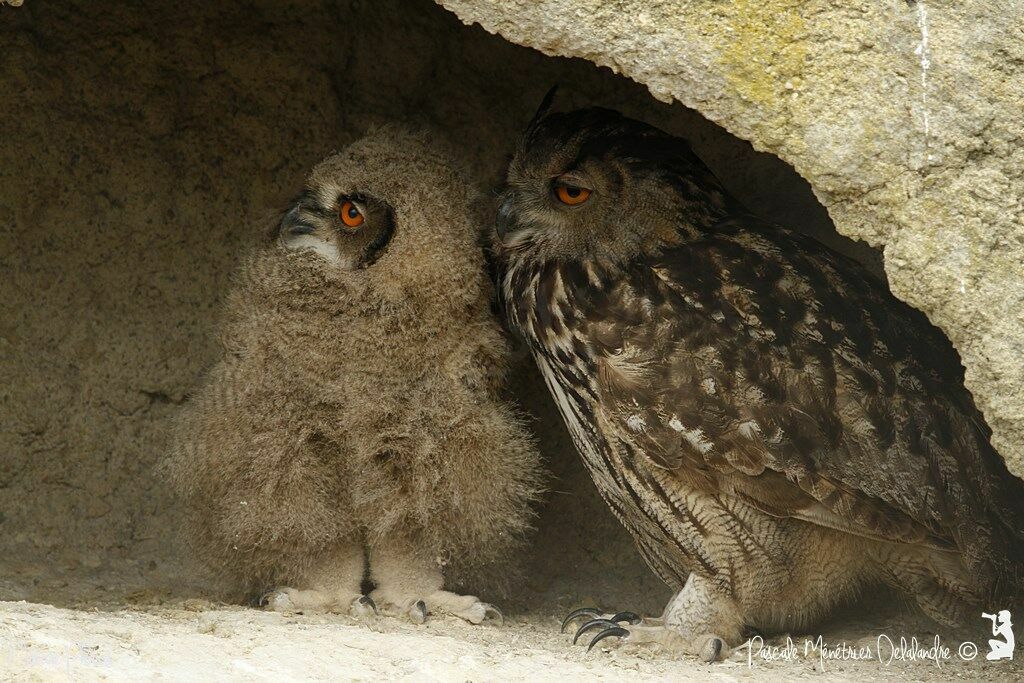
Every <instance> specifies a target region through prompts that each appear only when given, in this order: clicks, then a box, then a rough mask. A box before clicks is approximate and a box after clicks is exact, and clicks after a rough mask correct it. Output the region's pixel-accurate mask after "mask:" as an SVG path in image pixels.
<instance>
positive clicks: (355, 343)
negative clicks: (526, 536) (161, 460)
mask: <svg viewBox="0 0 1024 683" xmlns="http://www.w3.org/2000/svg"><path fill="white" fill-rule="evenodd" d="M452 169H453V163H452V162H451V160H450V159H448V158H447V157H446V156H445V155H444V154H443V153H441V152H440V151H438V150H437V149H435V147H434V146H433V145H432V144H431V143H430V141H429V138H428V137H427V136H426V135H423V134H415V133H410V132H405V131H402V130H398V129H395V128H384V129H382V130H379V131H378V132H376V133H374V134H372V135H370V136H368V137H366V138H364V139H362V140H360V141H358V142H356V143H354V144H352V145H351V146H350V147H348V148H347V149H345V150H344V151H343V152H341V153H338V154H335V155H334V156H331V157H329V158H327V159H326V160H325V161H323V162H322V163H320V164H319V165H318V166H317V167H316V168H315V169H313V171H312V173H311V174H310V176H309V178H308V181H307V183H306V187H305V190H304V191H303V192H302V194H301V196H300V197H299V198H298V200H297V201H296V202H295V204H294V205H293V206H292V207H291V208H290V210H289V211H288V212H287V213H286V214H285V216H284V217H283V219H282V220H281V222H280V225H279V226H278V228H277V229H276V230H275V231H274V233H273V235H272V237H271V239H270V240H268V241H267V242H266V243H265V244H262V245H261V246H260V247H259V248H257V249H256V250H255V252H254V253H253V254H252V255H251V256H250V257H249V258H248V259H247V260H246V261H245V262H244V264H243V266H242V268H241V271H240V273H239V274H238V276H237V278H236V282H235V286H234V289H233V291H232V292H231V293H230V295H229V298H228V301H227V305H226V312H227V316H226V317H227V320H226V321H225V323H224V325H223V327H222V330H221V342H222V345H223V348H224V355H223V358H222V360H221V361H220V362H219V363H218V364H217V365H216V367H214V368H213V369H212V371H211V372H210V374H209V377H208V378H207V381H206V383H205V386H203V388H202V389H201V390H200V391H199V392H198V394H197V395H196V397H195V399H194V400H193V401H192V402H191V404H190V406H188V408H187V409H186V410H185V412H184V414H183V415H182V417H181V419H180V422H179V424H178V427H177V433H176V444H175V448H174V450H173V453H172V454H171V455H170V456H169V458H168V460H167V462H166V463H165V466H166V469H167V471H168V473H169V475H170V478H171V480H172V481H173V483H174V486H175V488H176V489H177V491H178V492H179V493H180V494H181V496H183V498H184V500H185V503H186V506H187V510H188V519H189V532H190V536H191V542H192V544H193V545H194V547H195V549H196V550H197V551H198V554H199V555H200V557H201V558H203V559H205V560H206V561H207V562H208V563H209V564H211V565H212V566H213V568H214V569H215V570H216V571H217V572H218V573H219V574H220V576H221V577H223V578H224V579H225V580H226V581H227V582H228V584H229V585H230V586H232V587H233V588H235V589H237V590H238V591H242V592H247V593H249V594H250V595H255V594H258V593H266V591H267V590H268V589H271V588H272V589H274V590H271V591H270V592H269V593H267V594H266V597H267V601H268V604H269V606H270V607H271V608H274V609H300V610H302V609H306V610H317V609H319V610H334V611H348V610H353V611H355V612H361V611H364V610H369V609H372V607H373V603H374V602H375V603H376V604H377V606H379V607H380V608H381V609H383V610H385V611H390V612H397V613H402V614H405V615H407V616H409V617H410V618H412V619H413V620H414V621H417V622H418V621H422V620H423V619H424V618H426V615H427V613H428V612H440V613H449V614H454V615H457V616H460V617H462V618H464V619H467V620H469V621H471V622H474V623H478V622H480V621H482V620H483V619H484V618H485V617H486V616H488V614H490V613H492V609H493V608H491V607H490V606H489V605H487V604H485V603H482V602H480V601H479V600H478V599H477V598H475V597H473V596H462V595H456V594H454V593H450V592H447V591H444V590H442V581H443V578H442V577H443V566H444V565H445V564H447V563H448V562H449V561H451V562H452V563H453V564H455V565H458V566H460V567H468V568H470V569H472V568H474V567H478V566H481V565H483V564H485V563H492V564H493V563H494V561H497V560H501V559H503V558H505V556H506V554H507V553H508V552H509V550H510V549H511V548H512V547H513V546H514V544H515V542H516V541H517V539H519V538H520V537H521V536H522V534H523V532H524V530H525V529H526V528H527V526H528V523H529V520H530V516H531V513H530V504H531V502H532V501H533V500H534V499H535V498H536V496H537V493H538V490H539V488H538V487H539V482H540V474H539V473H540V470H539V459H538V455H537V453H536V451H535V449H534V446H533V444H532V442H531V439H530V437H529V436H528V434H527V433H526V432H525V431H524V428H523V427H522V425H521V424H520V422H519V420H518V418H517V415H516V413H515V412H514V411H513V410H512V409H511V408H510V406H509V405H507V404H506V403H505V402H503V401H502V400H501V398H500V396H499V388H500V384H501V382H502V378H503V374H504V372H505V369H506V354H507V345H506V344H507V343H506V340H505V339H504V337H503V335H502V333H501V330H500V327H499V324H498V323H497V321H496V320H495V318H494V316H493V313H492V310H491V307H490V301H491V291H492V290H491V288H490V283H489V280H488V278H487V275H486V272H485V268H484V262H483V255H482V252H481V249H480V246H479V229H478V227H477V225H478V222H477V221H476V220H474V218H475V217H474V214H473V211H471V206H472V201H471V200H472V195H471V192H470V190H469V189H468V186H467V184H466V182H465V181H464V180H463V179H462V178H460V177H459V175H458V174H457V173H456V172H455V171H453V170H452ZM364 575H365V578H368V579H369V581H370V582H372V584H373V585H374V586H375V589H374V590H373V593H372V594H371V596H370V599H367V598H366V597H364V596H363V595H362V591H361V589H360V586H361V583H362V582H363V580H364Z"/></svg>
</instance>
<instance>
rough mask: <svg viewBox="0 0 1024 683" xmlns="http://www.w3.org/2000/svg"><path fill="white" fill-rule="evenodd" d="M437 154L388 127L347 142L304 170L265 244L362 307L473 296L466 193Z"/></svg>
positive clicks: (470, 197)
mask: <svg viewBox="0 0 1024 683" xmlns="http://www.w3.org/2000/svg"><path fill="white" fill-rule="evenodd" d="M446 150H447V147H446V146H445V145H444V144H443V143H439V142H438V141H437V140H436V139H435V137H434V136H433V135H431V134H430V133H429V132H419V131H411V130H408V129H405V128H400V127H397V126H384V127H381V128H379V129H377V130H376V131H374V132H372V133H370V134H369V135H367V136H366V137H363V138H361V139H359V140H357V141H356V142H354V143H352V144H351V145H349V146H348V147H346V148H345V149H344V150H342V151H340V152H338V153H336V154H333V155H331V156H329V157H328V158H326V159H324V160H323V161H322V162H320V163H319V164H318V165H317V166H316V167H315V168H314V169H313V170H312V172H311V173H310V174H309V177H308V178H307V180H306V183H305V187H304V189H303V190H302V192H301V194H300V195H299V196H298V198H297V199H296V200H295V201H294V202H293V204H292V205H291V206H290V208H289V209H288V210H287V211H286V213H285V214H284V216H283V217H282V219H281V221H280V223H279V225H278V226H277V228H276V230H275V231H274V233H273V245H272V249H273V250H279V251H280V252H282V253H283V254H284V255H285V256H286V258H288V259H290V260H291V262H292V263H295V264H299V265H302V266H303V267H305V268H306V269H307V271H308V270H310V269H312V270H313V271H315V274H316V275H317V276H318V277H319V278H323V279H324V281H326V282H332V283H334V284H337V285H340V286H342V287H344V288H346V289H347V291H349V292H350V293H352V294H353V295H360V294H362V295H365V296H367V297H370V298H372V299H374V301H371V302H369V303H368V305H370V306H373V305H376V303H381V301H380V299H385V300H389V301H398V300H402V301H407V302H411V303H413V304H415V303H416V302H417V301H421V300H422V299H424V298H433V299H449V300H459V299H462V298H466V297H474V296H475V295H476V292H475V291H469V290H473V289H474V288H475V287H476V284H475V283H476V282H477V281H478V280H479V273H480V268H481V258H482V257H480V256H479V255H478V254H479V251H480V250H479V246H478V242H479V229H478V228H477V222H476V214H475V213H474V211H475V208H474V202H475V193H474V191H473V190H472V189H471V188H470V186H469V184H468V183H467V181H466V180H465V179H464V178H463V177H462V176H461V175H460V174H459V173H458V172H457V170H456V169H457V165H456V164H455V162H454V161H453V159H452V157H451V155H450V154H448V153H447V151H446Z"/></svg>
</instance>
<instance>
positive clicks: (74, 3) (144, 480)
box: [0, 0, 1020, 680]
mask: <svg viewBox="0 0 1024 683" xmlns="http://www.w3.org/2000/svg"><path fill="white" fill-rule="evenodd" d="M0 56H2V59H0V130H2V138H3V143H2V144H0V273H2V277H0V302H2V305H0V378H2V382H0V601H8V602H0V679H4V680H6V679H17V680H25V679H28V680H63V679H69V680H71V679H73V680H90V679H102V678H108V679H112V680H140V679H151V678H157V677H158V676H159V677H161V678H163V679H171V680H179V679H181V680H184V679H195V678H199V677H201V678H204V679H212V680H224V679H253V678H256V679H262V678H266V679H268V680H269V679H273V680H288V679H296V680H297V679H305V678H331V679H335V680H336V679H339V678H366V679H371V678H372V679H380V678H415V679H426V680H432V679H441V680H470V679H472V680H479V679H484V680H488V679H512V678H529V679H554V678H566V677H571V678H576V677H580V678H582V677H584V676H585V677H587V678H605V677H606V678H612V677H616V678H621V677H623V676H626V675H629V676H633V677H638V678H662V679H664V678H670V679H671V678H687V677H697V676H700V677H705V678H715V679H739V678H746V677H751V676H763V675H764V674H765V673H768V674H769V675H770V676H774V677H776V678H778V679H790V678H794V677H797V676H820V674H821V672H820V671H816V670H815V668H814V662H813V659H814V658H813V657H812V658H810V659H809V660H801V661H780V662H775V663H761V662H757V661H755V662H754V665H753V666H751V667H748V666H747V665H746V662H745V660H744V661H739V662H733V663H726V664H721V665H716V666H703V665H699V664H697V663H696V662H694V661H692V660H687V661H675V660H673V659H672V658H671V657H669V656H668V655H666V654H665V653H656V652H644V653H639V654H636V653H629V652H626V651H614V652H611V653H604V652H598V651H595V652H592V653H590V655H585V654H584V652H583V649H582V648H579V647H576V648H573V647H571V646H570V645H569V642H568V639H567V637H566V636H563V635H559V634H558V629H557V621H558V620H557V615H560V614H564V613H565V612H566V611H568V610H569V609H571V608H573V607H576V606H579V605H582V604H597V605H601V606H604V607H614V608H628V609H633V610H636V611H638V612H643V613H648V614H650V613H657V612H659V611H660V609H661V607H662V606H663V605H664V603H665V602H666V600H667V599H668V597H669V592H668V590H667V588H666V587H665V586H664V585H663V584H661V583H660V582H659V581H658V580H657V579H656V578H655V577H654V576H653V575H651V573H650V572H649V571H648V570H647V568H646V567H645V566H644V564H643V563H642V561H641V560H640V558H639V556H638V555H637V553H636V551H635V549H634V548H633V545H632V543H631V541H630V539H629V538H628V537H627V535H626V534H625V532H624V531H623V530H622V528H621V527H620V525H619V524H618V523H617V522H616V521H615V520H614V519H613V518H612V516H611V514H610V513H609V512H608V510H607V509H606V508H605V506H604V505H603V503H602V502H601V500H600V499H599V498H598V496H597V494H596V492H595V491H594V489H593V487H592V485H591V482H590V480H589V477H588V476H587V474H586V473H585V472H584V471H583V469H582V467H581V465H580V463H579V461H578V458H577V456H576V454H575V453H574V451H573V449H572V447H571V445H570V443H569V441H568V439H567V436H566V434H565V431H564V429H563V427H562V424H561V421H560V419H559V418H558V416H557V414H556V413H555V411H554V409H553V406H552V404H551V402H550V400H549V399H548V396H547V391H546V390H545V389H544V387H543V384H542V383H541V382H540V380H539V378H538V377H537V375H536V373H535V372H534V371H533V370H532V369H531V368H530V365H529V363H527V362H525V361H524V362H522V363H521V364H520V368H519V371H518V372H517V373H516V377H515V387H514V389H515V394H516V396H517V399H518V401H519V403H520V405H522V406H523V408H524V409H526V410H527V411H529V413H530V414H531V416H532V417H533V426H534V428H535V430H536V433H537V435H538V437H539V440H540V444H541V447H542V450H543V454H544V456H545V459H546V462H547V464H548V467H549V469H550V471H551V479H550V484H549V488H550V493H549V494H548V496H547V498H546V500H545V503H544V505H543V507H542V509H541V510H540V511H539V516H538V521H537V531H536V535H535V536H534V537H533V538H532V539H531V543H530V545H529V547H528V548H527V549H526V550H525V551H524V553H523V554H522V557H521V560H522V566H521V568H520V569H521V577H522V578H521V580H519V581H517V582H516V583H515V584H514V585H513V590H512V591H510V592H509V593H508V594H506V595H492V594H490V593H484V594H483V596H484V597H485V598H486V599H489V600H493V601H494V602H496V603H498V604H499V605H500V606H501V607H502V608H503V609H504V610H505V612H506V614H507V616H508V619H507V624H506V626H505V627H504V628H501V629H499V628H492V627H486V628H481V627H476V628H474V627H470V626H468V625H464V624H461V623H456V622H451V621H448V620H432V621H430V622H428V624H427V625H425V626H423V627H414V626H412V625H408V624H403V623H400V622H397V621H394V620H390V619H383V618H381V619H376V620H373V621H371V622H368V623H366V624H359V623H356V622H354V621H352V620H350V619H348V618H345V617H337V616H313V615H304V616H281V615H276V614H268V613H264V612H260V611H257V610H254V609H250V608H244V607H241V606H228V605H220V604H216V603H213V602H209V599H210V597H211V595H210V590H209V584H208V583H207V582H206V580H205V579H204V578H203V576H202V575H201V574H199V573H197V572H196V571H195V570H194V568H193V567H192V566H191V565H190V563H189V562H188V560H187V558H188V544H187V539H184V540H183V539H181V538H179V537H178V535H177V528H178V520H179V517H180V510H179V508H178V504H177V502H176V501H175V500H173V498H172V497H171V496H170V495H169V494H168V493H167V491H166V490H165V489H164V487H163V485H162V484H161V483H160V481H159V480H158V478H157V477H156V476H155V473H154V464H155V462H156V460H157V458H158V456H159V455H160V454H161V453H162V452H164V451H165V449H166V448H167V440H166V439H167V425H168V423H169V420H170V419H171V418H172V417H173V416H174V415H175V414H176V412H177V410H178V409H179V406H180V404H181V403H183V402H184V401H186V400H187V397H188V395H189V392H190V390H191V389H192V388H193V387H194V386H195V385H196V383H197V381H198V380H199V378H200V377H201V376H202V374H203V372H204V370H205V369H206V368H207V367H209V365H210V364H211V363H212V362H213V361H214V360H215V353H216V349H215V346H214V344H213V338H212V334H211V330H212V327H213V325H214V323H215V321H216V319H217V316H218V311H219V308H218V307H219V304H220V300H221V294H222V292H223V291H224V290H225V287H226V285H227V283H228V281H229V278H230V275H231V272H232V271H233V269H234V267H235V265H236V264H237V262H238V260H239V258H240V257H241V255H242V254H244V253H245V250H246V249H247V248H248V246H249V244H250V243H251V240H252V237H253V235H255V234H257V233H258V232H259V231H261V230H262V229H263V226H264V225H265V224H266V222H267V221H268V220H270V218H269V217H272V216H274V215H275V212H276V211H278V210H279V209H280V208H281V207H282V206H283V205H284V204H285V202H287V201H288V200H289V199H290V198H291V197H292V196H293V195H294V193H295V192H296V190H297V189H298V188H299V186H300V184H301V181H302V178H303V176H304V175H305V173H306V171H307V170H308V169H309V168H310V166H311V165H312V164H313V163H315V162H316V161H318V160H319V159H320V158H322V157H323V156H325V155H326V154H327V153H328V152H330V151H331V150H333V149H336V148H338V147H341V146H343V145H344V144H345V143H347V142H348V141H350V140H352V139H354V138H355V137H357V136H358V135H360V134H361V133H362V131H364V130H365V129H366V127H367V126H370V125H373V124H375V123H381V122H387V121H394V120H407V119H414V120H417V121H425V122H427V123H429V124H433V125H435V126H438V127H439V128H440V129H442V130H443V131H445V133H446V134H448V135H450V136H451V137H452V138H454V139H455V140H457V141H458V145H459V146H460V147H461V151H462V153H463V154H464V157H465V163H466V165H467V167H469V168H471V169H474V173H475V176H476V177H477V178H478V179H479V185H480V189H481V190H484V191H488V190H490V189H491V188H493V187H494V185H495V184H496V183H497V182H498V179H499V177H500V174H501V171H502V166H503V164H504V161H505V158H506V154H507V153H508V151H509V145H510V141H511V140H512V139H514V137H515V135H516V134H517V133H518V131H519V130H520V129H521V127H522V126H523V124H524V122H526V121H527V120H528V119H529V117H530V115H531V114H532V112H533V110H534V109H535V107H536V105H537V103H538V102H539V100H540V98H541V97H542V95H543V94H544V92H545V91H546V90H547V89H548V88H549V87H550V85H551V84H552V83H556V82H557V83H560V84H561V85H562V94H561V95H560V103H561V106H564V107H567V108H570V107H575V106H584V105H588V104H600V105H604V106H610V107H615V108H619V109H622V110H624V111H625V112H626V113H628V114H630V115H633V116H638V117H641V118H644V119H646V120H648V121H651V122H653V123H655V124H658V125H661V126H663V127H665V128H667V129H668V130H671V131H673V132H675V133H677V134H679V135H682V136H684V137H687V138H689V139H690V140H691V141H692V142H693V145H694V147H695V149H696V150H697V152H698V153H699V154H700V155H701V156H702V157H704V158H705V160H706V161H707V162H708V163H709V165H711V166H712V167H713V168H714V170H715V171H716V172H717V173H718V174H719V175H720V176H721V178H722V179H723V181H724V182H725V183H726V184H727V185H728V186H730V188H731V189H732V190H733V191H734V192H735V193H736V194H737V195H738V196H739V197H740V198H741V199H743V200H744V201H745V202H746V203H747V204H748V205H749V206H751V207H752V208H754V209H755V211H756V212H757V213H760V214H762V215H764V216H765V217H767V218H769V219H772V220H775V221H778V222H782V223H786V224H789V225H792V226H794V227H797V228H799V229H801V230H804V231H807V232H809V233H812V234H815V235H817V236H819V237H820V238H822V239H823V240H825V241H828V242H829V243H831V244H834V245H837V246H838V247H839V248H841V249H842V250H844V251H848V252H850V253H853V254H855V255H856V256H857V257H858V258H861V259H862V260H863V261H865V262H866V263H868V264H870V265H871V266H872V267H874V268H876V270H877V268H878V263H879V257H878V254H876V253H875V252H873V251H872V250H870V249H868V248H867V247H864V246H863V245H855V244H853V243H851V242H849V241H848V240H844V239H843V238H841V237H839V236H838V235H836V234H835V232H834V230H833V229H832V227H831V225H830V223H829V220H828V216H827V214H826V213H825V212H824V210H823V209H822V207H821V206H820V205H819V204H818V203H817V202H816V201H815V199H814V197H813V194H812V193H811V191H810V188H809V187H808V186H807V185H806V183H804V182H803V181H802V180H801V179H800V178H799V177H798V176H797V175H796V174H795V173H794V172H793V171H792V169H790V168H789V167H787V166H786V165H785V164H782V163H781V162H780V161H779V160H778V159H776V158H774V157H771V156H768V155H763V154H758V153H756V152H754V151H753V150H752V149H751V148H750V146H749V145H748V144H747V143H745V142H743V141H741V140H737V139H736V138H733V137H731V136H729V135H728V134H727V133H725V132H724V131H723V130H721V129H720V128H718V127H716V126H714V125H713V124H711V123H709V122H708V121H706V120H704V119H703V118H702V117H700V116H699V115H697V114H696V113H694V112H692V111H690V110H687V109H685V108H684V107H682V106H679V105H673V106H669V105H664V104H660V103H657V102H655V101H654V100H653V99H652V98H651V97H650V96H649V95H648V93H647V92H646V90H645V89H644V88H642V87H640V86H638V85H636V84H635V83H632V82H629V81H627V80H625V79H622V78H619V77H617V76H614V75H613V74H611V73H610V72H609V71H608V70H605V69H598V68H597V67H595V66H594V65H592V64H590V63H588V62H584V61H580V60H563V59H552V58H548V57H544V56H543V55H541V54H539V53H537V52H534V51H532V50H528V49H525V48H520V47H516V46H513V45H510V44H508V43H506V42H504V41H503V40H501V39H500V38H498V37H495V36H491V35H488V34H486V33H485V32H484V31H483V30H481V29H479V28H478V27H474V28H470V27H465V26H463V25H462V24H460V23H459V22H458V20H456V19H455V18H454V17H453V16H452V15H450V14H448V13H447V12H445V11H444V10H442V9H441V8H439V7H437V6H436V5H434V4H432V3H430V2H429V1H428V0H407V1H401V0H382V1H381V2H372V3H371V2H360V1H357V0H353V1H352V2H327V1H324V2H317V1H303V2H298V1H297V2H287V1H280V0H255V1H253V2H245V3H242V2H224V3H220V2H218V3H213V2H204V1H202V0H180V1H173V2H172V1H170V0H147V1H146V2H133V3H113V2H95V1H90V2H85V1H84V0H32V1H30V2H26V3H25V4H24V5H23V6H21V7H17V8H15V7H11V6H0ZM23 600H24V601H27V602H18V601H23ZM851 614H856V615H858V616H857V617H856V619H853V618H852V617H851V618H849V619H846V620H843V619H840V620H839V621H838V622H837V623H836V624H834V625H832V626H828V625H826V626H825V627H823V630H824V632H825V633H826V634H827V636H828V639H829V640H832V639H833V638H836V639H847V640H849V641H850V642H853V641H855V640H858V639H864V638H867V639H869V640H871V641H872V642H873V641H874V639H875V638H876V637H877V635H878V633H880V632H883V631H884V632H885V633H889V634H892V635H893V636H894V637H895V638H896V640H898V639H899V636H900V635H906V636H907V637H910V636H911V635H915V634H916V635H918V636H919V638H924V637H927V639H928V640H929V641H930V640H931V639H932V638H933V637H934V636H933V635H929V631H928V627H927V626H922V625H919V624H916V622H913V621H905V620H903V621H901V619H903V617H899V616H898V615H897V616H891V615H890V616H885V615H886V612H885V610H884V609H881V608H880V607H878V606H877V605H876V606H870V605H858V606H855V607H854V608H853V611H852V612H851ZM851 623H856V624H859V626H857V627H856V628H853V627H851V626H850V624H851ZM984 625H985V624H984V623H979V626H978V629H977V633H974V634H971V638H972V639H975V640H977V641H978V642H981V641H982V640H984V635H985V634H984V633H982V629H983V626H984ZM851 629H853V630H851ZM606 642H607V641H606ZM954 658H955V654H954ZM819 668H820V663H819ZM893 672H897V675H899V676H901V677H902V676H908V677H910V678H915V677H916V678H921V679H926V678H932V677H939V678H947V677H951V676H954V675H955V676H961V675H962V676H964V677H969V678H970V677H986V676H988V677H993V678H1001V679H1004V680H1005V679H1006V676H1007V675H1008V674H1009V673H1011V672H1012V673H1014V674H1019V673H1020V671H1019V669H1013V668H1012V667H1010V666H1006V665H1004V663H1002V662H999V663H995V664H992V665H989V666H985V665H982V663H981V662H979V661H976V662H972V663H971V664H970V665H963V666H961V665H959V664H958V663H957V662H956V661H953V662H950V663H944V664H943V665H942V668H936V666H935V665H934V664H933V663H930V662H917V663H905V662H894V663H893V664H892V666H891V667H884V666H882V665H880V664H879V663H878V662H861V663H849V662H830V663H828V664H827V670H826V673H827V674H828V676H830V677H831V676H835V677H844V676H845V677H848V678H851V679H853V678H856V679H858V680H861V679H870V678H871V677H877V678H882V677H890V676H892V675H893Z"/></svg>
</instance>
